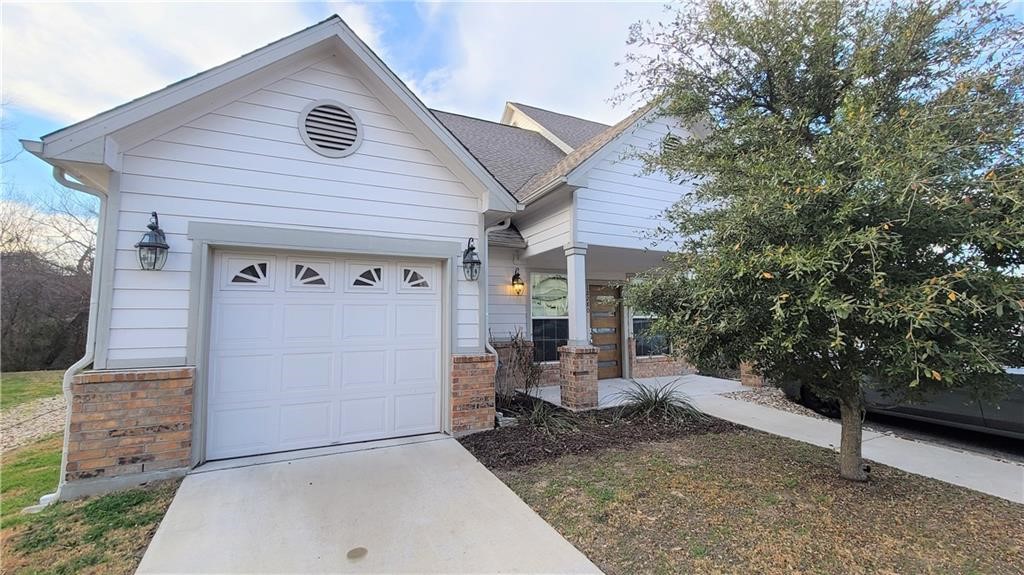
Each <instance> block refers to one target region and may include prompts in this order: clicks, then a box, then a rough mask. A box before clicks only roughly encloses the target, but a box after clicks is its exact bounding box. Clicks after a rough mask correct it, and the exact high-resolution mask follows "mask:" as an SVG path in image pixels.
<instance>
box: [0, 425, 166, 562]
mask: <svg viewBox="0 0 1024 575" xmlns="http://www.w3.org/2000/svg"><path fill="white" fill-rule="evenodd" d="M60 451H61V436H60V435H54V436H51V437H47V438H44V439H41V440H39V441H37V442H35V443H32V444H29V445H26V446H24V447H21V448H19V449H16V450H13V451H11V452H9V453H4V454H3V461H2V465H3V468H2V470H0V473H2V475H3V486H2V487H0V514H2V517H0V521H2V532H0V541H2V544H3V552H2V556H3V558H4V569H3V572H5V573H35V574H40V575H42V574H52V575H58V574H71V573H79V572H83V571H87V572H89V573H102V574H106V573H131V572H133V571H135V568H136V567H137V566H138V562H139V560H140V559H141V558H142V554H143V553H144V552H145V550H146V546H147V545H149V540H150V539H151V538H152V536H153V534H154V533H155V532H156V527H157V525H159V523H160V520H161V519H162V518H163V516H164V513H165V512H166V511H167V506H168V505H170V503H171V499H173V498H174V493H175V491H176V490H177V487H178V483H179V482H178V481H164V482H158V483H153V484H151V485H149V486H147V487H145V488H141V489H133V490H129V491H121V492H118V493H112V494H110V495H105V496H102V497H91V498H88V499H84V500H80V501H74V502H69V503H58V504H55V505H51V506H49V507H47V508H46V509H45V510H43V511H42V512H40V513H37V514H34V515H21V514H20V512H21V510H22V509H23V508H25V507H26V506H28V505H32V504H34V503H35V502H36V501H37V500H38V499H39V497H40V496H41V495H44V494H46V493H50V492H52V491H53V490H54V488H55V487H56V486H57V478H58V473H59V469H60Z"/></svg>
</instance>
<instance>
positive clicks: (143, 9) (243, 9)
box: [0, 2, 380, 122]
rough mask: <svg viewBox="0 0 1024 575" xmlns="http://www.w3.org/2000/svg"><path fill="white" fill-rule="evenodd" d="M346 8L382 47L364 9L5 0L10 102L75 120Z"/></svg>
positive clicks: (337, 5)
mask: <svg viewBox="0 0 1024 575" xmlns="http://www.w3.org/2000/svg"><path fill="white" fill-rule="evenodd" d="M313 11H317V12H321V14H320V15H319V18H325V17H326V16H327V15H329V14H331V13H332V12H338V13H339V14H341V15H342V17H343V18H345V20H346V22H347V23H348V24H349V26H351V27H352V28H353V29H354V30H355V31H356V33H357V34H359V35H360V36H361V37H362V38H363V39H364V41H366V42H367V43H368V44H370V45H371V46H373V47H374V48H375V49H379V48H380V46H379V41H380V33H379V31H378V29H377V27H376V26H375V23H374V19H373V17H372V14H371V12H370V10H369V9H368V8H367V7H366V6H365V5H361V4H347V3H342V2H332V3H328V4H325V5H320V6H312V7H311V6H309V5H305V6H304V5H302V4H295V3H279V4H239V3H235V4H212V3H209V4H204V3H161V4H157V3H141V2H140V3H109V4H84V3H75V4H44V3H37V4H28V3H26V4H6V5H5V6H4V9H3V21H2V23H0V26H2V27H0V34H2V37H3V84H4V100H5V104H10V105H12V106H15V107H17V108H20V109H24V110H27V111H30V112H33V113H36V114H39V115H42V116H45V117H49V118H52V119H54V120H57V121H60V122H73V121H77V120H81V119H84V118H87V117H89V116H92V115H94V114H96V113H99V112H102V111H104V110H106V109H109V108H111V107H113V106H116V105H119V104H121V103H124V102H125V101H127V100H129V99H130V98H134V97H138V96H142V95H144V94H147V93H149V92H152V91H154V90H157V89H160V88H162V87H164V86H166V85H167V84H170V83H172V82H176V81H178V80H180V79H182V78H185V77H188V76H191V75H193V74H196V73H198V72H201V71H203V70H206V69H209V68H212V67H214V66H216V65H218V64H222V63H224V62H227V61H229V60H231V59H233V58H236V57H238V56H240V55H242V54H244V53H246V52H249V51H251V50H254V49H256V48H259V47H261V46H263V45H265V44H268V43H270V42H273V41H275V40H278V39H280V38H283V37H284V36H287V35H289V34H293V33H295V32H297V31H299V30H301V29H303V28H305V27H307V26H309V25H310V24H312V23H313V20H312V19H311V12H313Z"/></svg>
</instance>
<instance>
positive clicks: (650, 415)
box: [619, 379, 704, 421]
mask: <svg viewBox="0 0 1024 575" xmlns="http://www.w3.org/2000/svg"><path fill="white" fill-rule="evenodd" d="M677 387H678V383H677V382H676V381H672V382H669V383H666V384H665V385H661V386H646V385H644V384H642V383H640V382H639V381H637V380H635V379H634V380H631V384H630V386H629V387H628V388H626V389H624V390H622V391H621V392H619V395H620V397H622V398H623V399H624V400H625V402H624V403H623V405H622V408H621V410H620V415H621V416H622V417H624V418H626V419H641V420H661V421H683V420H694V419H701V418H703V417H704V414H703V413H702V412H701V411H700V410H699V409H697V408H696V407H694V406H693V403H691V402H690V400H689V398H688V397H686V395H685V394H684V393H682V392H680V391H678V390H677V389H676V388H677Z"/></svg>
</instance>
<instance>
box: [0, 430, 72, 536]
mask: <svg viewBox="0 0 1024 575" xmlns="http://www.w3.org/2000/svg"><path fill="white" fill-rule="evenodd" d="M62 439H63V436H61V435H60V434H56V435H51V436H49V437H45V438H43V439H40V440H39V441H36V442H35V443H30V444H28V445H26V446H24V447H21V448H19V449H15V450H12V451H10V452H8V453H4V454H3V460H2V465H3V481H2V482H0V483H2V485H0V501H2V504H0V528H2V529H6V528H7V527H11V526H13V525H17V524H19V523H23V522H25V520H26V519H27V518H28V517H29V516H27V515H21V514H20V513H21V510H22V509H24V508H25V507H28V506H29V505H34V504H35V503H36V502H38V501H39V498H40V497H41V496H43V495H46V494H47V493H52V492H53V490H54V489H56V488H57V479H58V478H59V477H60V450H61V446H62Z"/></svg>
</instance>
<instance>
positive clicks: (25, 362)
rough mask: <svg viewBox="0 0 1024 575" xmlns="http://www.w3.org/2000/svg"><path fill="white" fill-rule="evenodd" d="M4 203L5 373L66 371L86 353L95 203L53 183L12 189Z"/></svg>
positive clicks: (0, 219)
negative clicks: (34, 194)
mask: <svg viewBox="0 0 1024 575" xmlns="http://www.w3.org/2000/svg"><path fill="white" fill-rule="evenodd" d="M4 192H5V193H4V199H3V201H2V202H0V282H2V283H0V353H2V361H3V365H2V368H3V370H4V371H21V370H30V369H55V368H63V367H66V366H68V365H70V364H71V363H72V362H74V361H75V360H76V359H77V358H78V357H79V356H81V354H82V352H83V350H84V346H85V333H86V328H87V324H88V316H89V290H90V287H91V278H92V269H93V260H94V256H95V251H96V222H97V212H96V210H97V204H96V202H95V201H94V200H93V199H92V198H89V197H88V196H84V195H82V194H78V193H76V192H73V191H70V190H67V189H65V188H60V187H57V186H54V188H53V190H52V192H51V193H50V194H48V196H47V198H46V199H45V200H40V199H36V198H28V197H25V196H24V195H22V194H20V193H19V192H18V190H16V189H14V188H13V187H12V186H8V187H7V188H6V189H5V190H4Z"/></svg>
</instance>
